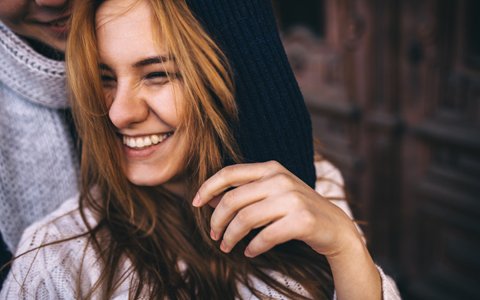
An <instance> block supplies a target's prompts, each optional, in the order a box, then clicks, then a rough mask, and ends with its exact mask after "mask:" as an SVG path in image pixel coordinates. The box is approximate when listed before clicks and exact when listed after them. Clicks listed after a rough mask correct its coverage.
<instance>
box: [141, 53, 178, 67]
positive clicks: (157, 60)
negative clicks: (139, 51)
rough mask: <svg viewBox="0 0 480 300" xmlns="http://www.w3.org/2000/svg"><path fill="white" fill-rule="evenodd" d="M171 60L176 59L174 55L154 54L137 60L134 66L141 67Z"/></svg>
mask: <svg viewBox="0 0 480 300" xmlns="http://www.w3.org/2000/svg"><path fill="white" fill-rule="evenodd" d="M170 60H174V59H173V57H171V56H167V55H165V56H152V57H147V58H145V59H142V60H140V61H137V62H136V63H134V64H133V67H135V68H139V67H144V66H148V65H153V64H161V63H165V62H167V61H170Z"/></svg>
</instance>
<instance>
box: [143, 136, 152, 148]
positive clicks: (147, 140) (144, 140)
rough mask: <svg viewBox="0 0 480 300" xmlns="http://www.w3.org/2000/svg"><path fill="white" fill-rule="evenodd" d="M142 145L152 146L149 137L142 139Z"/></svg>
mask: <svg viewBox="0 0 480 300" xmlns="http://www.w3.org/2000/svg"><path fill="white" fill-rule="evenodd" d="M143 145H144V146H151V145H152V140H151V139H150V137H148V136H147V137H145V138H144V139H143Z"/></svg>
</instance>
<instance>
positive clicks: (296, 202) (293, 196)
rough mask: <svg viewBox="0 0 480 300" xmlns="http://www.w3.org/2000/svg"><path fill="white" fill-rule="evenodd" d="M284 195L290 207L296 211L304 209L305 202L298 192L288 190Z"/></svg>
mask: <svg viewBox="0 0 480 300" xmlns="http://www.w3.org/2000/svg"><path fill="white" fill-rule="evenodd" d="M286 197H288V201H289V203H290V205H291V207H292V209H294V210H297V211H301V210H303V209H305V202H304V201H303V197H302V195H301V194H300V193H299V192H297V191H290V192H288V193H287V194H286Z"/></svg>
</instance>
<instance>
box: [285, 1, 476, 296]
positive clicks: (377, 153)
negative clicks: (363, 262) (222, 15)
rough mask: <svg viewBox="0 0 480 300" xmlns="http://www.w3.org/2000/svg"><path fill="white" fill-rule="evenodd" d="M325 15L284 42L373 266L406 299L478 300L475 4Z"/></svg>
mask: <svg viewBox="0 0 480 300" xmlns="http://www.w3.org/2000/svg"><path fill="white" fill-rule="evenodd" d="M323 5H324V9H320V11H324V12H325V14H324V15H320V16H319V18H324V20H325V21H324V24H325V28H324V33H323V34H322V35H321V36H319V35H318V34H317V35H316V34H315V31H314V30H309V29H308V28H297V29H296V30H294V31H292V32H290V33H289V34H288V35H286V36H285V37H284V41H285V45H286V47H287V52H288V54H289V57H290V60H291V62H292V63H293V65H294V68H295V72H296V75H297V78H298V80H299V83H300V86H301V88H302V91H303V93H304V95H305V98H306V101H307V105H308V107H309V109H310V111H311V113H312V121H313V126H314V133H315V136H316V137H318V138H319V139H320V140H321V142H322V145H323V148H322V151H323V152H324V153H325V154H326V156H327V158H328V159H330V160H332V161H333V162H334V163H335V164H336V165H337V166H338V167H339V168H340V169H341V170H342V173H343V174H344V176H345V177H346V179H347V187H348V189H349V191H350V192H351V194H352V198H353V201H354V203H355V204H356V206H355V207H354V211H355V213H356V214H357V217H359V218H360V219H363V220H366V221H367V223H368V224H367V227H365V232H366V233H367V237H368V239H369V248H370V250H371V251H372V254H373V255H374V258H375V259H376V261H377V262H379V263H380V264H381V265H382V266H384V267H385V269H386V270H387V272H388V273H389V274H391V275H393V276H394V277H395V278H396V279H397V282H398V284H399V287H400V289H401V292H402V296H403V297H404V298H405V299H471V298H477V299H478V298H480V291H479V290H478V288H477V286H478V284H480V280H479V278H480V277H479V276H478V273H479V272H480V258H479V255H478V253H480V221H479V220H480V197H479V196H478V195H479V194H480V155H479V154H480V106H479V105H480V39H479V38H477V36H478V32H480V21H479V20H480V19H479V18H478V12H479V11H480V1H477V0H458V1H456V0H421V1H419V0H404V1H395V0H356V1H353V0H338V1H335V0H325V1H323Z"/></svg>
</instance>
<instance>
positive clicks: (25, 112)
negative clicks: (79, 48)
mask: <svg viewBox="0 0 480 300" xmlns="http://www.w3.org/2000/svg"><path fill="white" fill-rule="evenodd" d="M67 109H68V102H67V95H66V92H65V71H64V63H63V62H58V61H54V60H50V59H47V58H45V57H43V56H41V55H40V54H38V53H36V52H35V51H34V50H32V49H31V48H30V47H29V46H28V45H27V44H26V43H25V42H23V41H22V40H20V39H19V38H18V37H17V36H16V35H15V34H13V33H12V32H11V31H10V30H9V29H8V28H7V27H6V26H5V25H4V24H2V23H1V22H0V141H1V143H0V232H1V234H2V236H3V238H4V240H5V242H6V244H7V246H8V247H9V249H10V250H11V251H12V252H14V251H15V250H16V247H17V243H18V241H19V239H20V236H21V234H22V232H23V231H24V229H25V228H26V227H27V226H28V225H30V224H31V223H33V222H34V221H37V220H38V219H40V218H42V217H44V216H45V215H47V214H48V213H50V212H52V211H54V210H55V209H56V208H58V207H59V205H60V204H61V203H62V202H63V201H64V200H65V199H68V198H69V197H72V196H73V195H74V194H75V193H76V191H77V171H76V170H78V166H77V165H78V162H77V155H76V152H75V149H74V141H73V139H72V136H71V131H70V125H69V124H68V122H67V120H66V112H67V111H66V110H67Z"/></svg>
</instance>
